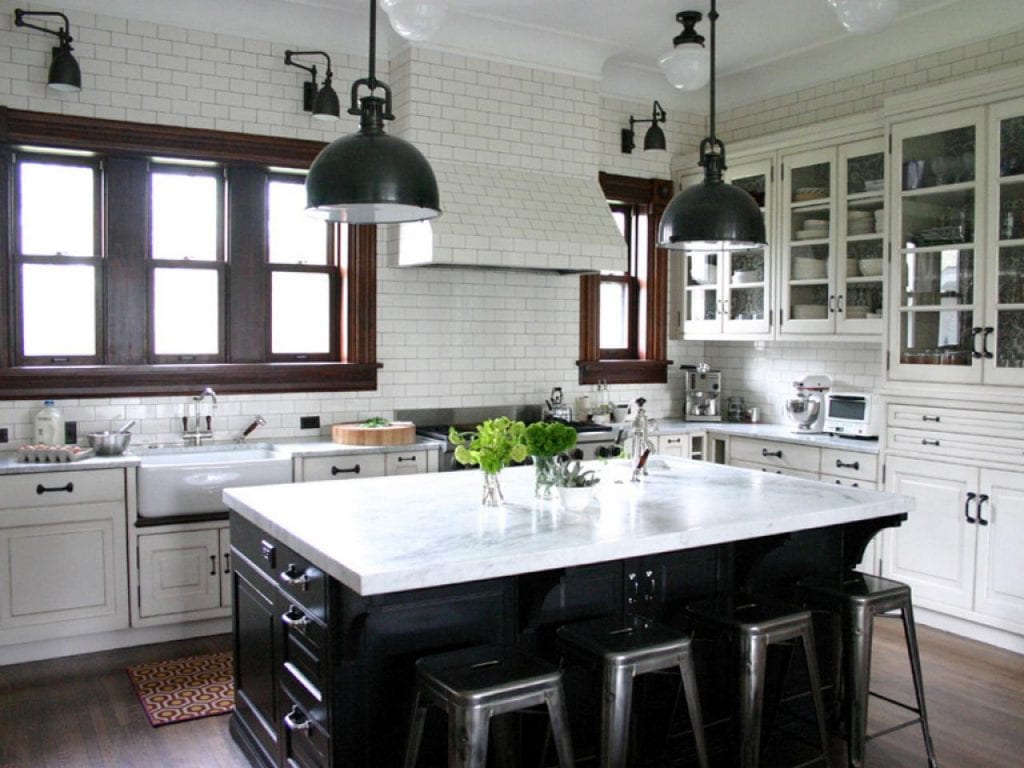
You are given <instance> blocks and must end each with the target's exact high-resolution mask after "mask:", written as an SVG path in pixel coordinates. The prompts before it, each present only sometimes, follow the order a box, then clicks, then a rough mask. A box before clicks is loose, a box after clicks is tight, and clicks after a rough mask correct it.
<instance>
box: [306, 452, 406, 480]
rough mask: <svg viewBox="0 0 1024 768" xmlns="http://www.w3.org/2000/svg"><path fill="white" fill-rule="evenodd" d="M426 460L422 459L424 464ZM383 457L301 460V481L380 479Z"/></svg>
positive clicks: (382, 469)
mask: <svg viewBox="0 0 1024 768" xmlns="http://www.w3.org/2000/svg"><path fill="white" fill-rule="evenodd" d="M423 463H426V460H425V459H424V462H423ZM386 466H387V465H386V462H385V461H384V455H383V454H380V453H361V454H357V455H355V456H313V457H307V458H304V459H303V460H302V479H303V480H304V481H310V480H356V479H358V478H361V477H380V476H381V475H383V474H384V473H385V472H386Z"/></svg>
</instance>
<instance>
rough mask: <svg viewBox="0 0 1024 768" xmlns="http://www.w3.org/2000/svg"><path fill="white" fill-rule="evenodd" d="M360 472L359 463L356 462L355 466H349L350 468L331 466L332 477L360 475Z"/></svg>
mask: <svg viewBox="0 0 1024 768" xmlns="http://www.w3.org/2000/svg"><path fill="white" fill-rule="evenodd" d="M358 474H359V465H358V464H356V465H355V466H354V467H349V468H348V469H341V468H340V467H334V466H332V467H331V476H332V477H333V476H334V475H358Z"/></svg>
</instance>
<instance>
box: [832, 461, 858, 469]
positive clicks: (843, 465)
mask: <svg viewBox="0 0 1024 768" xmlns="http://www.w3.org/2000/svg"><path fill="white" fill-rule="evenodd" d="M836 467H838V468H839V469H855V470H858V471H859V470H860V462H859V461H851V462H850V463H849V464H847V463H846V462H844V461H842V460H840V459H836Z"/></svg>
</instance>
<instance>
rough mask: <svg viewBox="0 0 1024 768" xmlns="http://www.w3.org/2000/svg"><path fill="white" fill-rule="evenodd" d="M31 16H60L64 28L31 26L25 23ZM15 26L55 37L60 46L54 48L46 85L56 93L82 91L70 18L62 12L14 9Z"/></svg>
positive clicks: (80, 73) (80, 74)
mask: <svg viewBox="0 0 1024 768" xmlns="http://www.w3.org/2000/svg"><path fill="white" fill-rule="evenodd" d="M29 16H60V17H61V19H63V20H64V26H63V27H61V28H60V29H47V28H46V27H40V26H37V25H36V24H29V23H28V22H27V21H25V18H26V17H29ZM14 26H16V27H28V28H29V29H36V30H39V31H40V32H46V33H47V34H48V35H55V36H56V37H57V38H58V39H59V40H60V44H59V45H56V46H54V49H53V61H51V62H50V75H49V77H48V78H47V81H46V84H47V86H49V87H50V88H52V89H53V90H55V91H62V92H64V93H73V92H75V91H80V90H82V72H81V70H80V69H79V68H78V62H77V61H75V57H74V56H72V55H71V50H72V49H71V34H70V32H71V23H70V22H69V21H68V17H67V16H65V15H64V14H63V13H61V12H60V11H23V10H22V9H21V8H15V9H14Z"/></svg>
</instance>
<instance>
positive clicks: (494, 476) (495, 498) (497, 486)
mask: <svg viewBox="0 0 1024 768" xmlns="http://www.w3.org/2000/svg"><path fill="white" fill-rule="evenodd" d="M504 504H505V497H504V496H503V495H502V494H501V483H500V482H499V480H498V473H497V472H484V491H483V496H482V497H481V498H480V505H481V506H484V507H500V506H503V505H504Z"/></svg>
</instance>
